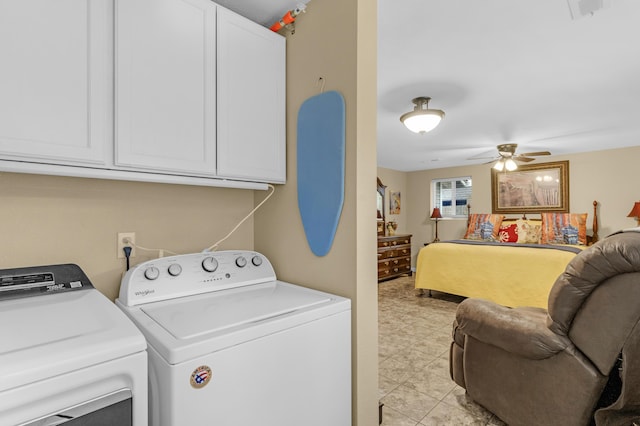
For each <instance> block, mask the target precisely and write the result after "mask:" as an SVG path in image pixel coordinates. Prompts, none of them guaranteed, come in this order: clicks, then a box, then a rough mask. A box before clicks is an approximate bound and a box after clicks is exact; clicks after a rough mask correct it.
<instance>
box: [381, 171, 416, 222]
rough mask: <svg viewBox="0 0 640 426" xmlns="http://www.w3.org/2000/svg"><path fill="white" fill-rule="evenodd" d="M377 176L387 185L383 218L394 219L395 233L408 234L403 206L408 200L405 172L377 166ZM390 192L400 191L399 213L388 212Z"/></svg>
mask: <svg viewBox="0 0 640 426" xmlns="http://www.w3.org/2000/svg"><path fill="white" fill-rule="evenodd" d="M378 177H379V178H380V180H381V181H382V184H383V185H386V186H387V189H386V191H385V203H384V204H385V205H384V214H385V219H386V220H387V222H388V221H390V220H395V221H396V222H397V223H398V229H397V230H396V233H397V234H408V233H409V231H408V230H407V209H406V207H405V203H406V202H407V201H408V197H407V195H408V194H407V173H404V172H399V171H397V170H392V169H385V168H383V167H378ZM391 192H399V193H400V214H391V213H390V212H389V201H390V200H391Z"/></svg>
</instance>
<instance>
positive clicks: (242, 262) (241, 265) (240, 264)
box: [236, 256, 247, 268]
mask: <svg viewBox="0 0 640 426" xmlns="http://www.w3.org/2000/svg"><path fill="white" fill-rule="evenodd" d="M236 266H237V267H238V268H244V267H245V266H247V259H245V258H244V257H242V256H240V257H239V258H237V259H236Z"/></svg>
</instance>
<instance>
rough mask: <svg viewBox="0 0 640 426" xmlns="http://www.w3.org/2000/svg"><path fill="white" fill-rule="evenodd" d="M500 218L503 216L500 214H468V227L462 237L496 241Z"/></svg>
mask: <svg viewBox="0 0 640 426" xmlns="http://www.w3.org/2000/svg"><path fill="white" fill-rule="evenodd" d="M502 219H504V216H503V215H501V214H481V213H473V214H472V215H471V216H469V227H468V228H467V232H466V233H465V234H464V237H463V238H464V239H466V240H485V241H496V240H497V239H498V232H499V231H500V224H501V223H502Z"/></svg>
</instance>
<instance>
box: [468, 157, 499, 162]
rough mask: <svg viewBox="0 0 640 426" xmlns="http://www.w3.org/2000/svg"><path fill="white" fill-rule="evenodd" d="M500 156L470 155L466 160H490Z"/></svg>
mask: <svg viewBox="0 0 640 426" xmlns="http://www.w3.org/2000/svg"><path fill="white" fill-rule="evenodd" d="M499 158H500V157H471V158H467V160H491V161H495V160H497V159H499Z"/></svg>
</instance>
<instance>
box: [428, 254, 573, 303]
mask: <svg viewBox="0 0 640 426" xmlns="http://www.w3.org/2000/svg"><path fill="white" fill-rule="evenodd" d="M575 247H578V246H575ZM580 248H581V249H582V248H584V247H580ZM574 256H576V253H573V252H570V251H563V250H556V249H549V248H535V247H519V246H518V247H514V246H513V245H497V246H496V245H486V246H485V245H482V246H479V245H467V244H456V243H448V242H439V243H432V244H429V245H428V246H426V247H423V248H422V249H421V250H420V252H419V253H418V261H417V268H416V288H417V289H429V290H437V291H442V292H445V293H451V294H456V295H459V296H466V297H478V298H482V299H488V300H492V301H494V302H496V303H499V304H501V305H505V306H511V307H516V306H537V307H540V308H545V309H546V308H547V299H548V297H549V291H550V290H551V287H552V286H553V283H554V282H555V280H556V278H557V277H558V276H559V275H560V274H561V273H562V272H564V269H565V267H566V266H567V263H569V261H570V260H571V259H573V257H574Z"/></svg>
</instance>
